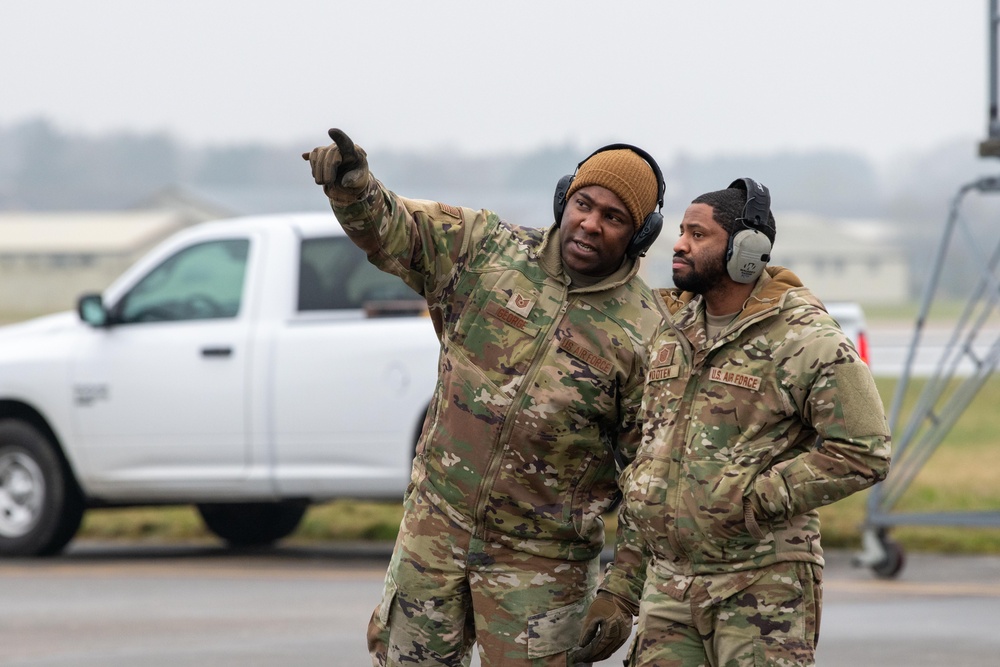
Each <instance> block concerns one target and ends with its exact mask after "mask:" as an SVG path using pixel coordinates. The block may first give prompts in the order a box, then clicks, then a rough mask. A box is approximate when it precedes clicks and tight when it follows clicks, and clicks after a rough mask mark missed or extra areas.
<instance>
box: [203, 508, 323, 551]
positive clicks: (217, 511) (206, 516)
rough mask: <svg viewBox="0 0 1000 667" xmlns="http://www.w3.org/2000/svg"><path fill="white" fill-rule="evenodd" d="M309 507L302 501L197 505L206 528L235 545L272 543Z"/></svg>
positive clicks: (294, 525) (285, 532)
mask: <svg viewBox="0 0 1000 667" xmlns="http://www.w3.org/2000/svg"><path fill="white" fill-rule="evenodd" d="M308 507H309V504H308V503H305V502H281V503H212V504H204V505H198V513H199V514H201V518H202V520H203V521H204V522H205V525H206V526H208V529H209V530H210V531H212V532H213V533H215V534H216V535H218V536H219V537H221V538H222V539H223V540H225V541H226V542H228V543H229V544H230V545H232V546H235V547H251V546H262V545H265V544H272V543H274V542H277V541H278V540H280V539H281V538H283V537H287V536H288V535H291V534H292V532H293V531H294V530H295V529H296V528H297V527H298V525H299V522H300V521H302V516H303V515H304V514H305V513H306V509H307V508H308Z"/></svg>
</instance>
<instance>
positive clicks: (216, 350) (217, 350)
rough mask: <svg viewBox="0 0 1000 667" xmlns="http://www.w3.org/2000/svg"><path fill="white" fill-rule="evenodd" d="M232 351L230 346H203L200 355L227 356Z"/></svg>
mask: <svg viewBox="0 0 1000 667" xmlns="http://www.w3.org/2000/svg"><path fill="white" fill-rule="evenodd" d="M232 353H233V348H231V347H203V348H201V356H203V357H228V356H229V355H231V354H232Z"/></svg>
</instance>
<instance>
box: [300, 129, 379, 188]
mask: <svg viewBox="0 0 1000 667" xmlns="http://www.w3.org/2000/svg"><path fill="white" fill-rule="evenodd" d="M329 134H330V138H331V139H333V143H332V144H330V145H329V146H321V147H319V148H314V149H312V151H311V152H309V153H303V154H302V159H303V160H308V161H309V166H310V167H312V173H313V179H314V180H315V181H316V184H317V185H322V186H323V192H325V193H326V196H327V197H329V198H330V199H332V200H334V201H342V202H353V201H355V200H357V199H358V197H359V196H360V195H361V194H362V193H364V191H365V189H366V188H367V187H368V179H369V171H368V154H367V153H365V150H364V149H363V148H361V146H358V145H357V144H355V143H354V142H353V141H351V138H350V137H348V136H347V135H346V134H344V132H343V130H337V129H333V130H330V132H329Z"/></svg>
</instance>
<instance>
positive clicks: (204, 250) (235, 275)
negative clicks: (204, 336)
mask: <svg viewBox="0 0 1000 667" xmlns="http://www.w3.org/2000/svg"><path fill="white" fill-rule="evenodd" d="M249 249H250V241H249V240H247V239H226V240H221V241H208V242H205V243H199V244H197V245H193V246H190V247H188V248H185V249H183V250H181V251H179V252H178V253H176V254H174V255H172V256H171V257H169V258H168V259H167V260H165V261H164V262H163V263H162V264H160V265H159V266H157V267H156V268H155V269H153V270H152V271H150V272H149V273H148V274H147V275H146V277H145V278H143V279H142V280H140V281H139V282H138V283H137V284H136V286H135V287H133V288H132V289H131V290H130V291H129V292H128V294H126V295H125V297H124V298H123V299H122V300H121V301H119V302H118V304H117V305H116V306H115V308H114V311H113V313H112V317H113V319H114V321H115V322H116V323H120V324H134V323H138V322H176V321H182V320H207V319H219V318H228V317H236V315H237V314H239V311H240V301H241V299H242V295H243V279H244V276H245V274H246V265H247V255H248V252H249Z"/></svg>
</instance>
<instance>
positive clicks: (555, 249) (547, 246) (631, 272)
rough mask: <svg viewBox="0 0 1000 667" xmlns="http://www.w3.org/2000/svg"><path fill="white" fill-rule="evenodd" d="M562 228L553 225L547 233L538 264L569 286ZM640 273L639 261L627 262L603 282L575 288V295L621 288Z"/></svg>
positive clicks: (539, 252)
mask: <svg viewBox="0 0 1000 667" xmlns="http://www.w3.org/2000/svg"><path fill="white" fill-rule="evenodd" d="M559 232H560V228H559V226H558V225H552V226H551V227H549V228H548V229H547V230H546V231H545V235H544V236H543V237H542V243H541V245H540V246H539V247H538V263H539V264H540V265H541V266H542V269H543V270H544V271H545V273H546V274H548V275H549V276H551V277H553V278H555V279H556V280H560V281H562V282H563V284H566V285H569V284H570V279H569V276H568V275H566V272H565V271H563V263H562V244H561V243H560V242H559ZM638 273H639V259H638V258H636V259H632V260H626V261H625V263H624V264H623V265H622V267H621V268H620V269H618V270H617V271H615V272H614V273H612V274H611V275H610V276H606V277H605V278H604V279H603V280H601V281H599V282H598V283H597V284H595V285H590V286H589V287H574V288H573V289H572V291H573V292H574V293H580V294H583V293H589V292H602V291H604V290H609V289H614V288H616V287H620V286H622V285H624V284H625V283H627V282H628V281H630V280H632V278H634V277H635V276H636V275H638Z"/></svg>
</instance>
